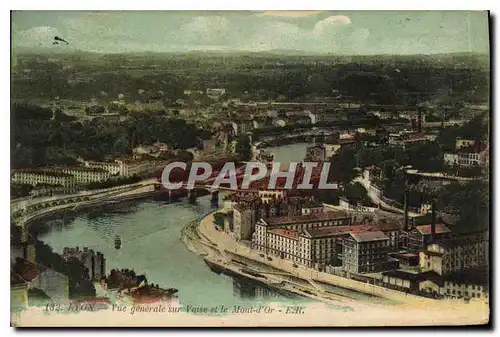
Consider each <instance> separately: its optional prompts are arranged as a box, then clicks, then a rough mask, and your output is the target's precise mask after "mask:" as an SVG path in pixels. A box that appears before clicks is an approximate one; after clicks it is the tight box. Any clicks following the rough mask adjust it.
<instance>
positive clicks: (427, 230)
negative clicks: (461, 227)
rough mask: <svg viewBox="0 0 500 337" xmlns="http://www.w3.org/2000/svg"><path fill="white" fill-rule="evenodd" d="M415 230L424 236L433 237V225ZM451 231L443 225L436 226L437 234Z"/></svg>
mask: <svg viewBox="0 0 500 337" xmlns="http://www.w3.org/2000/svg"><path fill="white" fill-rule="evenodd" d="M415 229H416V230H417V231H419V232H420V234H422V235H431V225H421V226H416V227H415ZM450 232H451V230H450V229H449V228H448V227H446V226H445V224H443V223H438V224H436V234H444V233H450Z"/></svg>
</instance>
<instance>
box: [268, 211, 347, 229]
mask: <svg viewBox="0 0 500 337" xmlns="http://www.w3.org/2000/svg"><path fill="white" fill-rule="evenodd" d="M347 218H350V216H349V214H347V212H331V211H330V212H318V213H313V214H306V215H297V216H283V217H271V218H267V219H264V221H265V222H266V224H267V225H269V226H279V225H286V224H294V223H308V222H316V221H329V220H339V219H347Z"/></svg>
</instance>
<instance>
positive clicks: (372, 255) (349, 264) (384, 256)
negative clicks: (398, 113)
mask: <svg viewBox="0 0 500 337" xmlns="http://www.w3.org/2000/svg"><path fill="white" fill-rule="evenodd" d="M389 245H390V240H389V238H388V237H387V235H385V234H384V233H383V232H382V231H366V232H361V233H351V234H350V236H349V237H346V238H344V239H343V242H342V255H343V256H342V269H344V270H345V271H347V272H349V273H357V274H360V273H376V272H380V271H383V270H387V269H393V264H394V262H392V261H390V260H389V257H388V252H389ZM391 267H392V268H391Z"/></svg>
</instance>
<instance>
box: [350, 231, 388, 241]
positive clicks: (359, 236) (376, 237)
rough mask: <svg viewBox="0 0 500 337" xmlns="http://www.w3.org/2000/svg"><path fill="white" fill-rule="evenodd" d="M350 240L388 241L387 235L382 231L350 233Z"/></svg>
mask: <svg viewBox="0 0 500 337" xmlns="http://www.w3.org/2000/svg"><path fill="white" fill-rule="evenodd" d="M351 236H352V238H353V239H354V240H355V241H356V242H369V241H383V240H389V238H388V237H387V235H385V234H384V232H382V231H366V232H360V233H351Z"/></svg>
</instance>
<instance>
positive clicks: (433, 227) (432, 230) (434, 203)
mask: <svg viewBox="0 0 500 337" xmlns="http://www.w3.org/2000/svg"><path fill="white" fill-rule="evenodd" d="M431 205H432V222H431V241H432V240H434V237H435V236H436V202H435V201H434V200H432V204H431Z"/></svg>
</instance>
